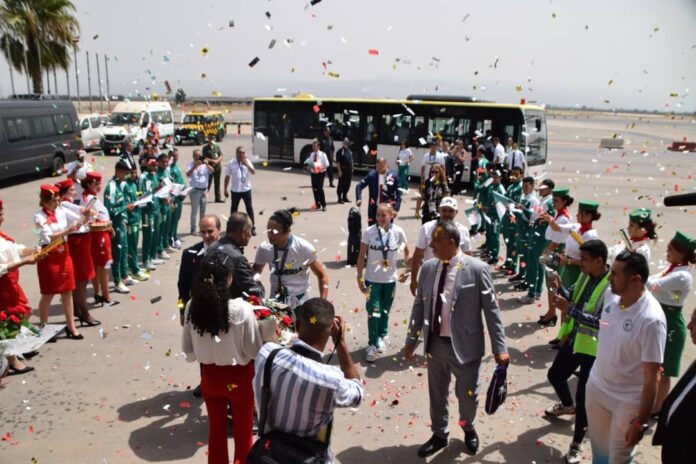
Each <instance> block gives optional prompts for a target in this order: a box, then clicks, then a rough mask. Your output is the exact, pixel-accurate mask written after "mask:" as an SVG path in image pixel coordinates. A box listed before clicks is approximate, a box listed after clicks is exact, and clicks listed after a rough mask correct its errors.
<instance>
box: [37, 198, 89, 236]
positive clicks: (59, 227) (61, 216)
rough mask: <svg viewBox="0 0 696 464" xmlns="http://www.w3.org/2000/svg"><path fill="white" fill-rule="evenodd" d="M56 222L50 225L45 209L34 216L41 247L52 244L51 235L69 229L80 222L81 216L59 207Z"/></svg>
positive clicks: (56, 212)
mask: <svg viewBox="0 0 696 464" xmlns="http://www.w3.org/2000/svg"><path fill="white" fill-rule="evenodd" d="M55 215H56V222H53V223H51V224H49V223H48V222H47V221H48V216H47V215H46V213H44V211H43V209H40V210H39V211H37V212H36V214H34V224H36V226H37V227H38V228H39V246H44V245H48V244H49V243H51V235H55V234H57V233H58V232H61V231H63V230H65V229H67V228H68V227H69V226H70V225H72V224H74V223H75V222H77V221H79V220H80V215H79V214H75V213H73V212H72V211H70V210H69V209H67V208H63V207H62V206H58V207H57V208H56V211H55Z"/></svg>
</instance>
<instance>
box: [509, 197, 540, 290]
mask: <svg viewBox="0 0 696 464" xmlns="http://www.w3.org/2000/svg"><path fill="white" fill-rule="evenodd" d="M520 204H521V205H522V206H523V209H522V210H521V211H519V212H515V229H516V230H517V235H516V237H517V243H516V244H515V247H516V249H517V252H518V255H519V258H520V267H519V271H518V273H519V275H520V276H521V277H523V278H525V277H526V275H527V261H526V260H527V249H528V247H529V243H530V235H531V233H532V224H531V222H530V220H531V217H532V214H533V213H534V208H538V207H539V199H538V198H537V196H536V194H535V193H532V194H530V195H523V196H522V198H521V199H520ZM525 281H526V278H525Z"/></svg>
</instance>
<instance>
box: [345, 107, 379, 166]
mask: <svg viewBox="0 0 696 464" xmlns="http://www.w3.org/2000/svg"><path fill="white" fill-rule="evenodd" d="M361 123H362V124H361V126H360V127H361V131H360V132H359V138H357V139H355V140H354V142H353V149H352V151H353V160H354V161H355V164H356V165H358V166H360V167H362V168H368V169H372V168H374V167H375V164H376V162H377V158H378V157H379V153H378V152H377V143H378V142H379V127H378V126H379V118H378V117H377V116H376V115H374V114H362V115H361Z"/></svg>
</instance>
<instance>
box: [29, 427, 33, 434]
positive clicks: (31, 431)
mask: <svg viewBox="0 0 696 464" xmlns="http://www.w3.org/2000/svg"><path fill="white" fill-rule="evenodd" d="M29 433H34V426H33V425H30V426H29Z"/></svg>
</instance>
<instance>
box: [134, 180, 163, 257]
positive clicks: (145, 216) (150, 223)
mask: <svg viewBox="0 0 696 464" xmlns="http://www.w3.org/2000/svg"><path fill="white" fill-rule="evenodd" d="M157 185H158V183H157V176H156V175H155V173H154V172H150V171H145V172H144V173H142V174H140V177H138V190H139V191H140V192H142V194H143V195H147V194H152V193H154V190H155V188H157ZM140 213H141V216H142V220H143V222H142V231H143V263H144V264H145V265H146V266H147V265H148V264H152V260H153V259H155V257H156V255H157V242H156V241H155V237H156V233H157V232H158V231H159V199H158V198H156V197H155V196H154V195H153V196H152V201H151V202H149V203H146V204H145V206H144V207H143V208H141V210H140Z"/></svg>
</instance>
